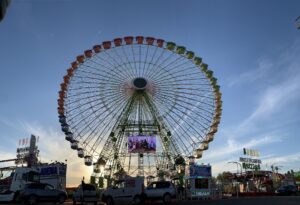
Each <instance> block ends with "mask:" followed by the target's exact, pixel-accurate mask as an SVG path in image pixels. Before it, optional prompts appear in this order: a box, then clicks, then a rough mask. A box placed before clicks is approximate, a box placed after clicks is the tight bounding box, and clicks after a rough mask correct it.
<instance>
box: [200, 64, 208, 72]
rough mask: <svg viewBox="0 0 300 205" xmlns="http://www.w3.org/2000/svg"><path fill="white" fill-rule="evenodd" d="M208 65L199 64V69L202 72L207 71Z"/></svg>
mask: <svg viewBox="0 0 300 205" xmlns="http://www.w3.org/2000/svg"><path fill="white" fill-rule="evenodd" d="M207 68H208V65H207V64H206V63H202V64H201V69H202V71H203V72H205V71H207Z"/></svg>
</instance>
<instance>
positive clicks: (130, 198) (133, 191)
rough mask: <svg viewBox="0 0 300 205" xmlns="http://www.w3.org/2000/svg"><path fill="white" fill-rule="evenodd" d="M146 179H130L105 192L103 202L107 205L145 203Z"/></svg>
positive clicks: (102, 195) (102, 196)
mask: <svg viewBox="0 0 300 205" xmlns="http://www.w3.org/2000/svg"><path fill="white" fill-rule="evenodd" d="M143 192H144V177H128V178H125V179H123V180H119V181H116V182H115V183H114V185H113V186H111V187H109V188H107V189H106V190H104V191H103V192H102V194H101V200H102V201H103V202H105V203H106V204H107V205H113V204H140V203H142V201H143Z"/></svg>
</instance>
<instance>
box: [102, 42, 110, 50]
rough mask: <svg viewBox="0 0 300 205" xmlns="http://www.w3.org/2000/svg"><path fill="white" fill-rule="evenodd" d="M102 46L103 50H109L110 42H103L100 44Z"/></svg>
mask: <svg viewBox="0 0 300 205" xmlns="http://www.w3.org/2000/svg"><path fill="white" fill-rule="evenodd" d="M102 45H103V48H104V49H110V47H111V42H110V41H104V42H103V43H102Z"/></svg>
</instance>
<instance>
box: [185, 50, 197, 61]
mask: <svg viewBox="0 0 300 205" xmlns="http://www.w3.org/2000/svg"><path fill="white" fill-rule="evenodd" d="M185 56H186V57H187V58H188V59H192V58H194V56H195V54H194V52H193V51H187V52H186V54H185Z"/></svg>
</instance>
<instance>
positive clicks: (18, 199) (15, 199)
mask: <svg viewBox="0 0 300 205" xmlns="http://www.w3.org/2000/svg"><path fill="white" fill-rule="evenodd" d="M19 201H20V193H19V192H16V193H15V195H14V199H13V202H19Z"/></svg>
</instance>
